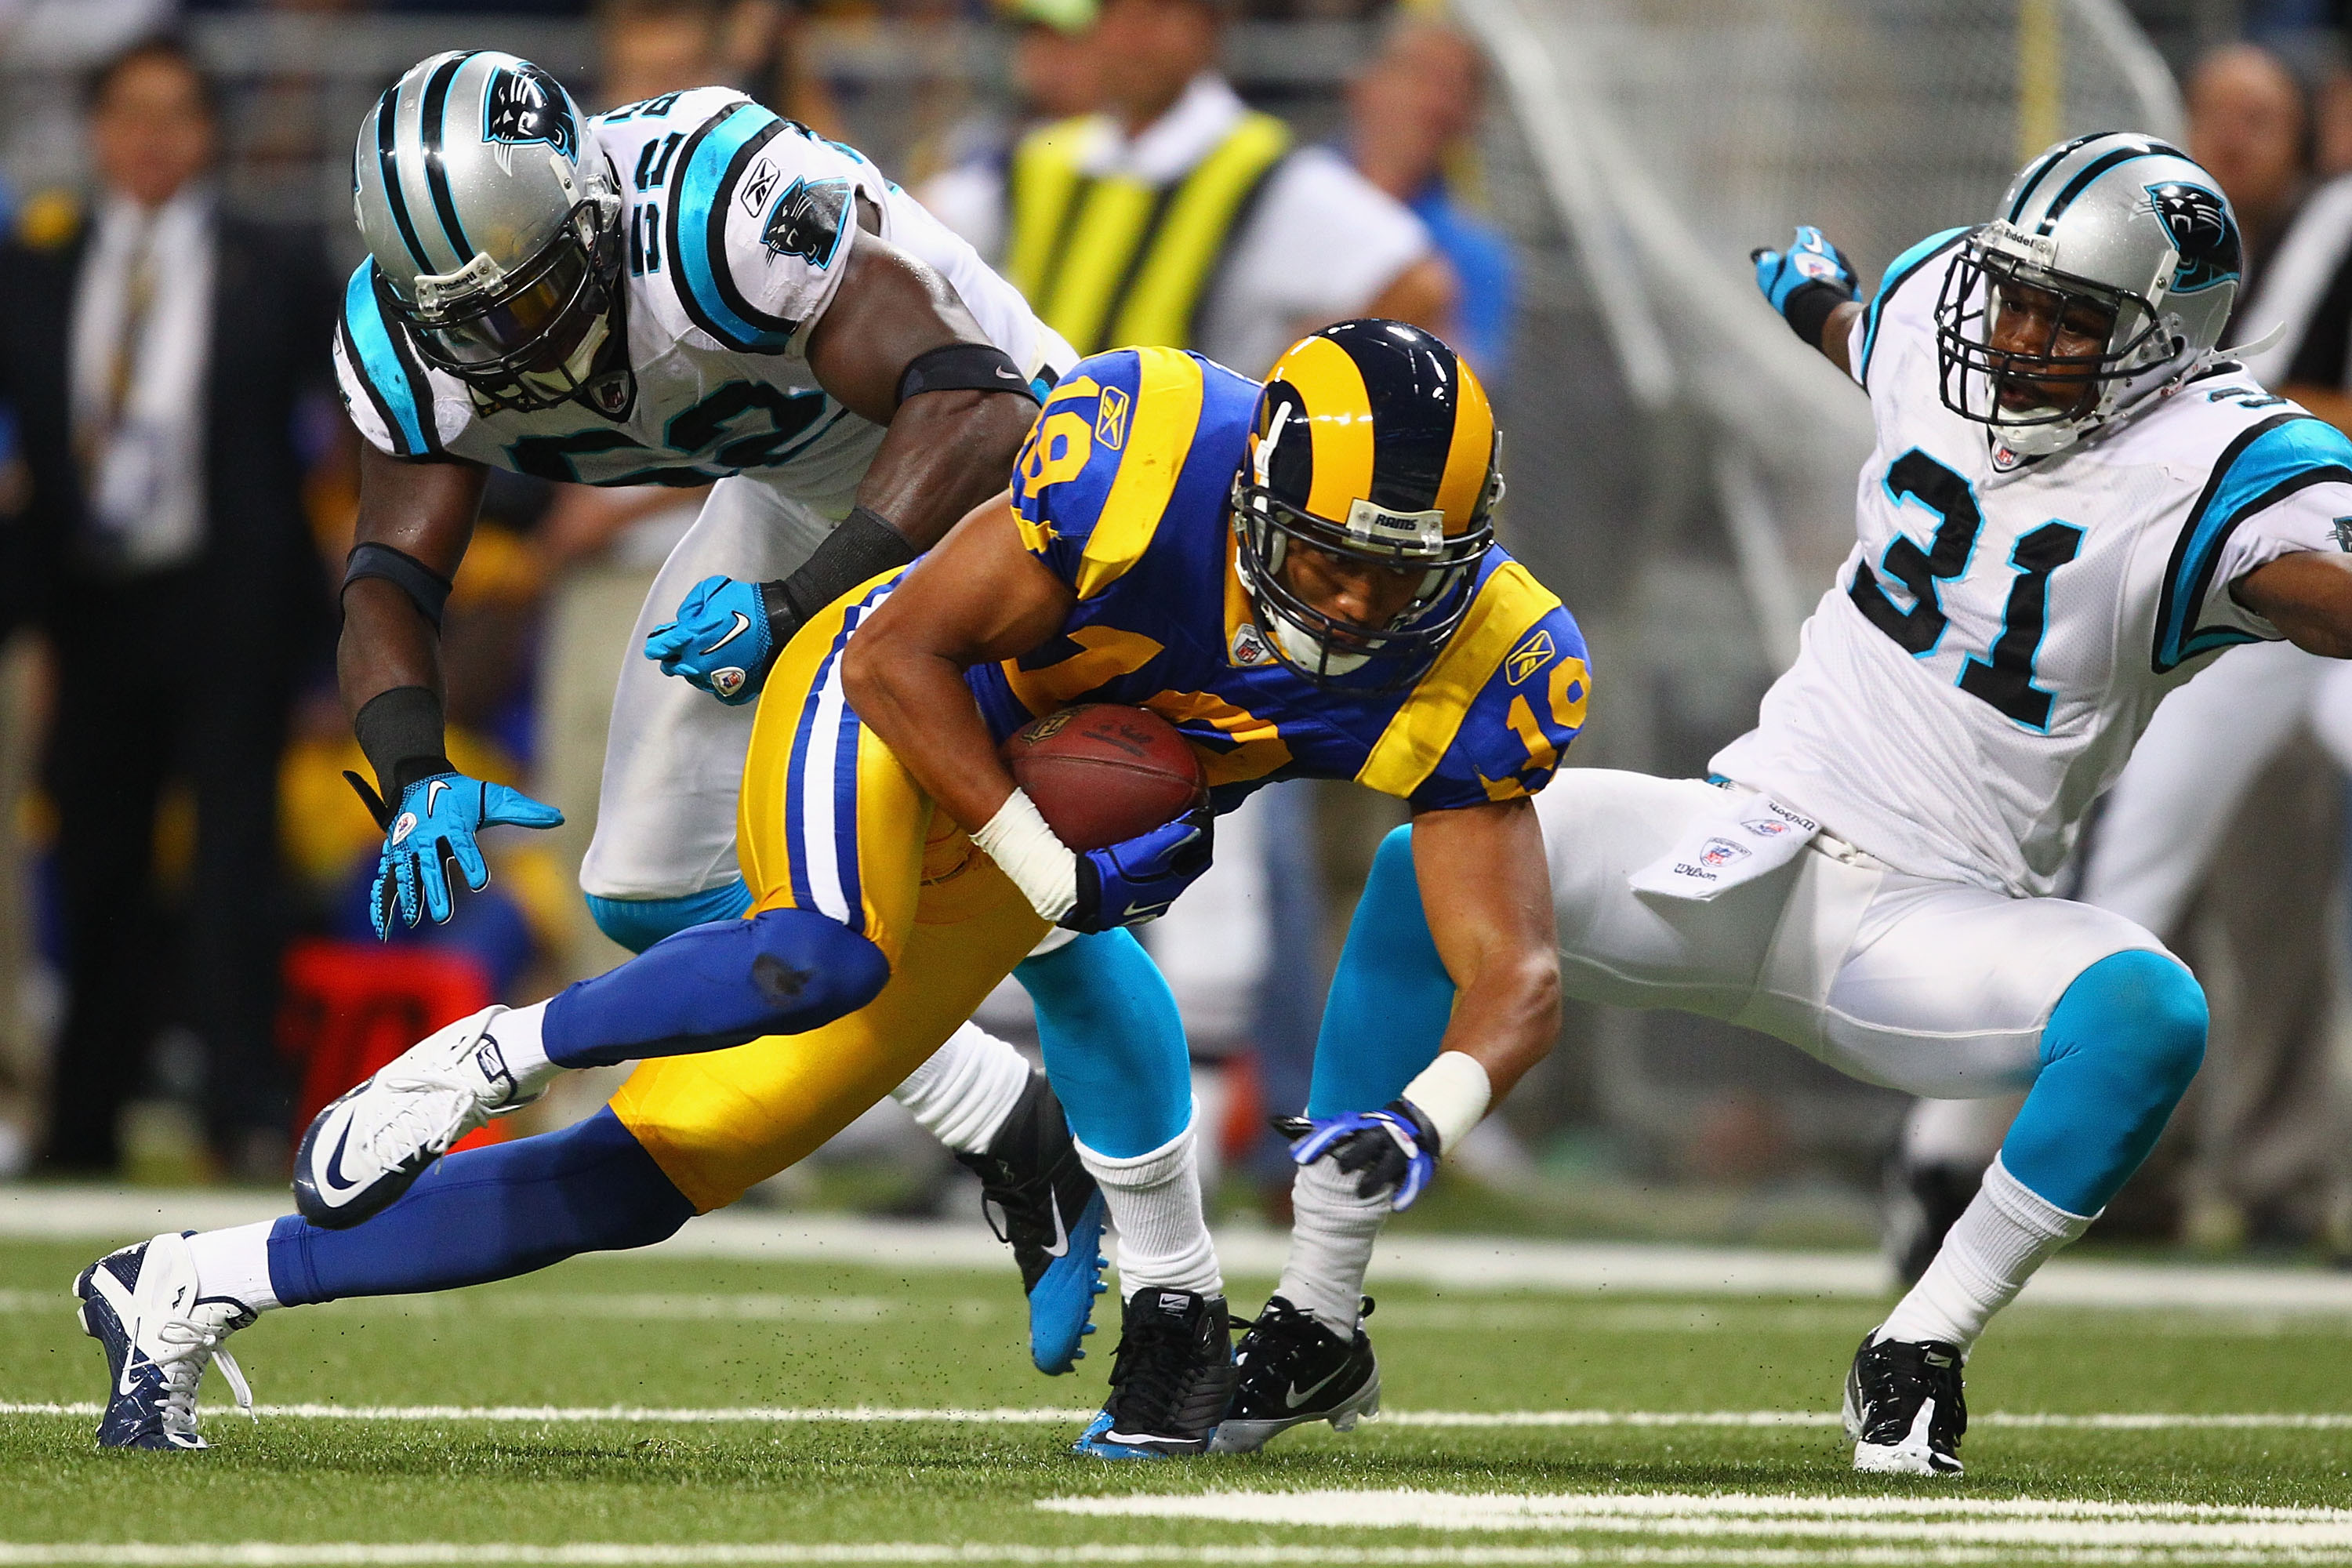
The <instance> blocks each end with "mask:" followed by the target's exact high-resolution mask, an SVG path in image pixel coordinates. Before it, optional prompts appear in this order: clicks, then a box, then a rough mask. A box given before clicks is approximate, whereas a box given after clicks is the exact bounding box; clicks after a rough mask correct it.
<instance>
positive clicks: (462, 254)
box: [417, 53, 474, 271]
mask: <svg viewBox="0 0 2352 1568" xmlns="http://www.w3.org/2000/svg"><path fill="white" fill-rule="evenodd" d="M472 58H474V56H473V54H472V53H467V54H462V55H458V56H457V57H456V58H453V59H449V60H446V61H444V62H443V63H442V66H441V68H440V69H439V70H436V71H435V72H434V73H433V79H432V80H430V81H428V82H426V83H425V96H424V98H423V99H422V100H419V102H418V104H417V132H418V137H419V140H420V142H421V143H422V145H423V147H424V152H425V185H426V187H427V188H428V189H430V190H431V191H432V193H433V210H434V211H435V212H436V213H437V214H439V215H440V218H441V232H442V233H443V234H445V235H446V236H448V238H449V248H450V249H451V251H453V252H454V253H456V256H457V261H456V262H455V263H454V264H453V265H452V267H451V268H450V269H451V270H452V271H454V270H456V269H457V268H459V267H463V266H465V265H466V263H467V262H468V261H471V260H472V259H473V258H474V247H473V245H472V243H471V242H470V241H468V240H467V238H466V227H465V225H463V224H462V223H460V222H458V220H457V198H456V196H455V195H452V194H451V192H450V190H449V171H448V168H447V167H446V165H445V164H444V163H443V162H442V159H441V132H442V125H443V122H444V121H445V120H446V116H447V110H448V107H449V88H450V84H451V83H453V82H454V81H456V80H457V73H458V72H459V71H460V70H462V69H464V68H465V65H466V62H467V60H470V59H472Z"/></svg>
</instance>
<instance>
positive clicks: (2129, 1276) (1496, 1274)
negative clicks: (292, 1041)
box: [0, 1187, 2352, 1316]
mask: <svg viewBox="0 0 2352 1568" xmlns="http://www.w3.org/2000/svg"><path fill="white" fill-rule="evenodd" d="M286 1206H287V1204H286V1199H285V1198H284V1197H283V1196H282V1195H280V1194H270V1193H234V1192H232V1193H223V1192H213V1191H190V1192H177V1191H150V1190H141V1189H126V1188H100V1187H24V1188H15V1189H8V1188H0V1239H7V1238H16V1239H26V1240H30V1239H45V1240H64V1239H90V1240H93V1241H97V1240H111V1241H113V1242H115V1243H116V1244H118V1245H119V1244H120V1243H121V1242H122V1241H125V1240H130V1239H133V1238H136V1237H142V1236H152V1235H153V1234H154V1233H155V1232H157V1231H159V1230H162V1229H163V1228H164V1227H165V1226H172V1227H173V1228H193V1229H214V1228H218V1227H221V1226H231V1225H243V1224H247V1223H249V1222H251V1221H255V1220H262V1219H268V1218H270V1217H271V1216H273V1215H278V1214H282V1213H284V1212H285V1210H286ZM1217 1247H1218V1251H1219V1254H1220V1256H1221V1257H1222V1258H1223V1262H1224V1266H1225V1268H1226V1269H1227V1270H1228V1271H1229V1272H1230V1273H1233V1274H1235V1275H1242V1276H1253V1277H1255V1276H1264V1277H1267V1278H1271V1277H1272V1276H1274V1275H1276V1274H1278V1273H1279V1272H1280V1271H1281V1268H1282V1262H1283V1254H1284V1249H1285V1247H1286V1238H1285V1237H1283V1236H1282V1235H1281V1234H1279V1233H1277V1232H1274V1231H1269V1230H1265V1229H1264V1228H1237V1229H1232V1230H1227V1231H1224V1232H1221V1233H1220V1234H1219V1236H1218V1238H1217ZM616 1256H621V1257H639V1258H670V1259H675V1258H735V1259H742V1260H750V1261H764V1262H777V1263H782V1262H820V1263H839V1264H855V1265H861V1266H866V1267H879V1268H904V1269H908V1270H910V1271H917V1272H921V1273H927V1274H928V1273H936V1272H939V1271H940V1270H943V1269H982V1270H990V1271H1002V1270H1003V1269H1004V1268H1006V1267H1007V1258H1006V1256H1005V1252H1004V1249H1003V1247H1001V1246H1000V1245H998V1243H997V1242H996V1240H995V1239H994V1238H993V1237H991V1236H990V1235H989V1234H988V1232H987V1230H986V1228H985V1227H983V1226H981V1225H979V1224H978V1223H977V1222H972V1223H966V1222H963V1221H944V1220H943V1221H935V1222H912V1221H907V1220H884V1219H871V1218H866V1217H862V1216H856V1215H797V1214H777V1213H772V1212H769V1213H761V1212H757V1211H742V1212H730V1213H725V1214H717V1215H705V1216H703V1217H702V1218H700V1219H698V1220H696V1221H695V1222H694V1223H692V1224H691V1225H688V1226H686V1227H685V1228H684V1229H683V1230H681V1231H679V1232H678V1233H677V1235H676V1236H675V1237H671V1238H670V1239H669V1240H667V1241H666V1242H663V1243H662V1244H661V1245H659V1246H658V1247H647V1248H645V1249H643V1250H642V1251H640V1252H636V1253H630V1254H618V1255H616ZM1372 1278H1373V1279H1374V1280H1375V1281H1379V1280H1382V1279H1386V1280H1390V1281H1402V1282H1410V1283H1413V1284H1422V1285H1431V1286H1436V1287H1439V1288H1441V1289H1445V1290H1447V1291H1448V1292H1452V1293H1459V1294H1463V1295H1476V1294H1479V1293H1491V1292H1495V1291H1507V1290H1538V1291H1559V1292H1565V1293H1571V1294H1592V1293H1601V1294H1608V1293H1618V1294H1626V1295H1665V1296H1718V1297H1720V1296H1732V1297H1738V1296H1766V1297H1770V1296H1793V1297H1813V1298H1822V1297H1829V1298H1837V1299H1841V1300H1852V1299H1859V1298H1871V1299H1875V1298H1878V1297H1881V1296H1883V1295H1885V1292H1886V1291H1887V1289H1888V1288H1889V1282H1888V1279H1887V1275H1886V1269H1885V1264H1884V1263H1883V1262H1881V1261H1880V1259H1879V1258H1877V1257H1875V1256H1874V1255H1873V1254H1870V1253H1864V1252H1773V1251H1767V1250H1764V1249H1760V1248H1753V1247H1675V1246H1663V1245H1651V1244H1646V1243H1619V1242H1565V1241H1538V1240H1534V1239H1531V1238H1528V1237H1402V1238H1398V1239H1392V1240H1388V1241H1384V1242H1382V1243H1381V1250H1380V1252H1379V1254H1378V1256H1377V1257H1376V1258H1375V1259H1374V1262H1373V1267H1372ZM1376 1288H1377V1286H1376ZM2022 1300H2024V1301H2025V1302H2027V1303H2032V1304H2039V1305H2042V1306H2073V1307H2102V1308H2163V1309H2171V1310H2208V1311H2211V1310H2222V1311H2235V1312H2244V1311H2248V1310H2254V1311H2260V1312H2264V1313H2271V1314H2279V1313H2286V1314H2296V1313H2301V1314H2325V1315H2341V1316H2352V1274H2344V1273H2328V1272H2325V1271H2321V1270H2316V1269H2312V1270H2302V1269H2285V1268H2204V1267H2195V1266H2187V1265H2182V1266H2162V1265H2149V1264H2137V1263H2102V1262H2076V1261H2074V1260H2072V1259H2067V1258H2061V1259H2059V1260H2058V1261H2056V1262H2054V1263H2053V1264H2051V1265H2050V1266H2048V1267H2047V1268H2043V1269H2042V1271H2041V1272H2040V1273H2039V1274H2038V1275H2036V1276H2035V1277H2034V1279H2033V1280H2032V1283H2031V1284H2029V1285H2028V1286H2027V1287H2026V1289H2025V1292H2024V1295H2023V1297H2022Z"/></svg>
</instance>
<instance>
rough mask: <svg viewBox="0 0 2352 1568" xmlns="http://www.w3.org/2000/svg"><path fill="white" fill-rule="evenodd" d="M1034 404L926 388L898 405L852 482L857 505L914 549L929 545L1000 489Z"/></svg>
mask: <svg viewBox="0 0 2352 1568" xmlns="http://www.w3.org/2000/svg"><path fill="white" fill-rule="evenodd" d="M1036 417H1037V405H1036V404H1035V403H1034V402H1032V401H1031V400H1030V399H1029V398H1027V397H1025V396H1020V395H1008V394H1004V393H991V392H970V391H961V390H959V391H952V392H927V393H924V394H922V395H919V396H916V397H910V398H908V400H907V401H906V402H904V403H902V404H900V405H898V413H897V414H896V415H895V416H893V417H892V418H891V421H890V429H889V433H888V434H887V435H886V436H884V437H883V438H882V448H881V450H880V451H878V452H877V453H876V454H875V457H874V464H873V467H871V468H868V469H866V478H865V480H864V481H863V482H862V483H861V484H859V486H858V487H857V504H858V505H860V506H863V507H868V508H871V509H872V510H874V511H876V512H878V513H880V514H881V515H882V516H883V517H886V518H887V519H888V520H889V521H890V526H891V527H893V528H895V529H897V530H898V532H899V533H901V534H903V535H904V536H905V537H906V540H907V543H908V546H909V547H910V548H912V549H914V550H916V551H924V550H929V548H930V547H931V546H932V545H934V544H937V543H938V542H940V539H941V538H942V537H944V536H945V535H946V533H947V531H948V530H949V529H950V528H952V527H954V526H955V524H956V521H957V520H958V519H960V518H961V517H962V516H963V515H964V513H966V512H968V511H970V510H972V508H974V507H976V506H978V505H980V503H981V502H982V501H984V500H988V499H989V498H990V497H991V496H992V495H994V494H996V493H997V492H998V491H999V490H1002V489H1004V487H1005V484H1006V483H1007V481H1008V480H1010V479H1011V478H1012V475H1013V456H1014V454H1016V453H1017V452H1019V450H1020V449H1021V442H1022V440H1023V438H1024V437H1026V436H1027V435H1028V434H1029V426H1031V425H1032V424H1033V423H1034V422H1035V420H1036Z"/></svg>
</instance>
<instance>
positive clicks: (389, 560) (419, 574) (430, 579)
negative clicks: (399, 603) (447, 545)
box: [335, 541, 449, 632]
mask: <svg viewBox="0 0 2352 1568" xmlns="http://www.w3.org/2000/svg"><path fill="white" fill-rule="evenodd" d="M362 577H381V578H383V580H384V581H385V582H387V583H389V584H392V585H393V586H394V587H395V588H397V589H399V590H400V591H401V592H402V593H404V594H405V595H408V601H409V603H410V604H413V605H415V606H416V613H417V614H418V615H420V616H424V617H425V619H426V620H428V621H430V622H432V623H433V629H434V630H435V631H436V632H437V631H439V630H440V629H441V612H442V610H443V608H444V607H446V605H448V603H449V579H448V578H446V577H444V576H443V575H441V574H440V573H438V572H436V571H435V570H433V568H432V567H430V566H427V565H426V564H425V563H424V562H422V561H419V560H418V559H416V557H415V556H414V555H411V554H409V553H408V552H406V551H404V550H394V548H393V547H392V546H391V545H389V544H377V543H375V542H373V541H370V542H367V543H364V544H359V545H354V546H353V547H352V552H351V554H350V555H349V556H347V557H346V558H345V560H344V565H343V585H342V587H341V588H338V589H337V590H335V597H336V599H337V600H338V602H340V601H341V598H342V595H343V592H344V590H345V589H348V588H349V587H350V586H351V585H352V584H354V583H356V582H358V581H359V580H360V579H361V578H362Z"/></svg>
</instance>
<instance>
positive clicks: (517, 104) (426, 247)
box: [352, 49, 627, 413]
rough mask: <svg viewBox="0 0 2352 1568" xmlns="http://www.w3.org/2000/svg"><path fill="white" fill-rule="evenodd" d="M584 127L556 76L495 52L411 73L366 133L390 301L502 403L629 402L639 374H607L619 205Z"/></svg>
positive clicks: (468, 54)
mask: <svg viewBox="0 0 2352 1568" xmlns="http://www.w3.org/2000/svg"><path fill="white" fill-rule="evenodd" d="M586 125H587V121H586V118H585V117H584V116H583V115H582V114H581V112H580V107H579V105H578V104H576V103H574V102H573V101H572V95H571V94H570V93H568V92H566V91H564V90H563V86H562V83H560V82H558V81H557V80H556V79H555V78H554V77H552V76H551V75H550V74H549V73H548V72H546V71H544V70H542V69H541V68H539V67H537V66H535V65H532V64H531V63H530V61H529V60H524V59H518V58H515V57H514V56H512V55H507V54H499V53H497V52H495V51H492V50H488V49H477V50H471V51H457V52H452V53H449V54H443V55H436V56H434V57H433V58H431V59H428V60H425V61H422V62H421V63H419V64H417V65H415V66H414V67H412V68H410V69H409V71H408V73H407V74H406V75H405V76H404V77H402V78H401V79H400V80H399V81H397V82H395V83H394V85H393V86H392V87H391V88H389V89H386V90H385V92H384V95H383V98H381V99H379V100H377V101H376V105H375V107H374V108H373V109H372V110H369V111H368V114H367V118H366V119H365V120H363V121H361V122H360V134H359V143H358V145H357V147H356V148H354V149H353V152H352V216H353V217H354V218H355V219H356V220H357V222H358V224H359V227H360V233H361V235H362V237H364V238H365V239H366V241H367V247H368V250H369V253H370V254H371V255H372V256H373V258H374V259H375V273H376V277H377V279H378V280H379V289H380V290H381V291H382V293H383V296H384V297H385V303H386V304H387V305H388V306H389V307H390V308H391V310H392V311H393V312H394V313H396V314H397V315H398V316H399V317H400V318H401V319H402V321H404V324H405V325H406V326H407V328H408V331H409V335H410V337H411V338H412V339H413V340H414V342H415V345H416V349H417V352H418V353H420V354H421V355H422V356H423V357H424V358H425V360H426V361H428V362H429V363H432V364H434V365H436V366H438V367H439V368H441V369H443V370H446V371H447V372H449V373H450V374H453V375H456V376H457V377H459V378H460V379H462V380H463V381H465V382H466V384H467V385H468V386H470V387H472V388H473V389H474V391H475V393H476V395H478V396H479V397H480V398H482V399H483V401H485V402H487V403H488V404H491V405H496V406H504V407H511V408H546V407H552V406H553V405H556V404H559V403H562V402H563V401H564V400H566V399H567V398H571V397H574V396H579V395H583V393H587V394H591V395H593V396H594V398H595V400H596V401H597V403H598V404H599V405H605V412H607V413H613V412H617V411H618V405H622V404H625V402H626V401H627V389H626V385H625V377H626V373H625V370H623V371H616V372H614V373H610V374H598V373H597V371H596V368H595V367H596V365H597V363H598V358H599V350H601V349H602V348H603V347H604V345H605V343H606V342H609V341H611V340H612V339H613V338H614V335H615V334H614V321H615V305H616V301H617V300H618V299H619V289H618V287H617V283H618V279H619V271H620V212H621V201H620V195H619V193H618V192H617V190H616V189H615V188H614V187H615V182H614V178H613V177H612V175H611V173H610V171H609V170H608V169H607V168H606V166H605V163H604V158H603V157H602V155H601V154H597V153H594V152H593V149H591V148H588V147H586V145H585V142H584V132H585V128H586ZM583 153H585V154H586V155H585V156H584V157H583Z"/></svg>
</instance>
